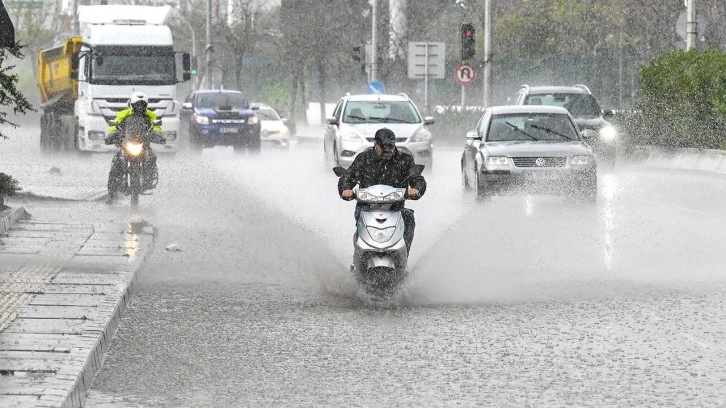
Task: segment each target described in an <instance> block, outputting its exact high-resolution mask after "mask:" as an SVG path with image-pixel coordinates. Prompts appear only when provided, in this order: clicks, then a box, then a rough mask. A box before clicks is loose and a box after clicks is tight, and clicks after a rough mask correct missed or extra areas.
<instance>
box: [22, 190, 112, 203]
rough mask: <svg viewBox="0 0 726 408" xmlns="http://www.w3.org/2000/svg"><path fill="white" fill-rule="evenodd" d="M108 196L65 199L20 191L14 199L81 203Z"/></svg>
mask: <svg viewBox="0 0 726 408" xmlns="http://www.w3.org/2000/svg"><path fill="white" fill-rule="evenodd" d="M107 196H108V191H103V192H100V193H96V194H93V195H91V196H89V197H86V198H65V197H54V196H49V195H44V194H36V193H33V192H30V191H20V192H17V193H15V195H14V197H19V198H23V199H27V200H38V201H63V202H81V201H102V200H105V199H106V197H107Z"/></svg>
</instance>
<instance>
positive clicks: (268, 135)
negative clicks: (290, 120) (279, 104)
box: [253, 103, 290, 147]
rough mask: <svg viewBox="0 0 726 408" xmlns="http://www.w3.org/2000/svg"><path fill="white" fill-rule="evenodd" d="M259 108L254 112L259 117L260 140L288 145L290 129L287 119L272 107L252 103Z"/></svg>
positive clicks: (283, 145)
mask: <svg viewBox="0 0 726 408" xmlns="http://www.w3.org/2000/svg"><path fill="white" fill-rule="evenodd" d="M253 105H254V106H257V107H258V108H259V109H257V110H255V114H256V115H257V117H258V118H260V140H262V142H269V143H274V144H277V145H279V146H282V147H290V129H289V128H288V127H287V124H286V122H287V119H285V118H283V117H281V116H280V115H279V114H278V113H277V111H275V110H274V109H273V108H272V107H270V106H268V105H265V104H263V103H256V104H253Z"/></svg>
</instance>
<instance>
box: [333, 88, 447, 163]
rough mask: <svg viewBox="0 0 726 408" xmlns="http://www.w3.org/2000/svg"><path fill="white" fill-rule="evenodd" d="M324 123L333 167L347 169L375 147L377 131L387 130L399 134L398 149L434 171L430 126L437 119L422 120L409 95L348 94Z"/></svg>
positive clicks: (397, 135)
mask: <svg viewBox="0 0 726 408" xmlns="http://www.w3.org/2000/svg"><path fill="white" fill-rule="evenodd" d="M325 123H326V126H325V138H324V139H323V150H324V153H325V160H326V162H327V163H328V164H331V166H330V167H334V166H342V167H345V168H348V167H349V166H350V165H351V164H352V163H353V160H354V159H355V157H356V156H357V155H358V153H361V152H362V151H364V150H366V149H368V148H369V147H371V146H373V137H374V136H375V134H376V131H378V129H381V128H384V127H385V128H389V129H391V130H392V131H393V133H395V134H396V148H398V149H399V150H400V151H402V152H405V153H408V154H410V155H412V156H413V158H414V161H415V162H416V163H417V164H423V165H424V166H426V170H427V171H431V167H432V165H433V143H432V135H431V131H429V129H428V128H427V125H432V124H433V123H434V118H433V117H431V116H427V117H422V116H421V114H420V113H419V111H418V109H417V108H416V105H415V104H414V103H413V101H412V100H411V99H409V97H408V96H406V94H398V95H386V94H363V95H350V94H346V95H345V96H344V97H342V98H341V99H340V100H339V101H338V104H337V105H336V106H335V110H334V111H333V116H332V117H329V118H327V119H326V120H325Z"/></svg>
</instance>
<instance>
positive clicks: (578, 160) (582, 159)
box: [570, 156, 592, 165]
mask: <svg viewBox="0 0 726 408" xmlns="http://www.w3.org/2000/svg"><path fill="white" fill-rule="evenodd" d="M590 160H592V157H590V156H572V159H570V164H574V165H583V164H589V163H590Z"/></svg>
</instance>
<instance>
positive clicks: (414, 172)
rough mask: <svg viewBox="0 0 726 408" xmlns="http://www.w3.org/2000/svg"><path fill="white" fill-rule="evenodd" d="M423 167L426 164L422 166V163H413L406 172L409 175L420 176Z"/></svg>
mask: <svg viewBox="0 0 726 408" xmlns="http://www.w3.org/2000/svg"><path fill="white" fill-rule="evenodd" d="M425 167H426V166H424V165H423V164H415V165H414V166H413V168H412V169H411V172H410V173H409V174H408V175H409V177H414V176H420V175H421V173H423V170H424V168H425Z"/></svg>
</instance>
